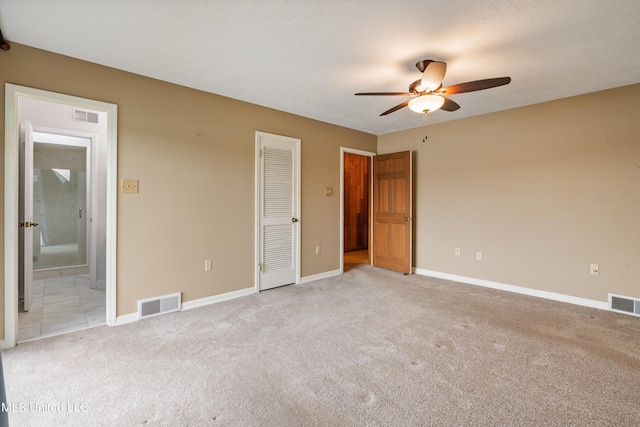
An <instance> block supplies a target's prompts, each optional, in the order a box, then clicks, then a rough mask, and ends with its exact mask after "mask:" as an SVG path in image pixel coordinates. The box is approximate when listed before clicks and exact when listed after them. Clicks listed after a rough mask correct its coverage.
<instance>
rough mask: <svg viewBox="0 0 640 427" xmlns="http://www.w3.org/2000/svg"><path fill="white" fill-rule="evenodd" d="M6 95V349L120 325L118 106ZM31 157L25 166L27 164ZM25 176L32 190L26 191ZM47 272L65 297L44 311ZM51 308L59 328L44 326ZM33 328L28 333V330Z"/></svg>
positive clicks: (32, 93) (13, 90)
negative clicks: (34, 340) (28, 204)
mask: <svg viewBox="0 0 640 427" xmlns="http://www.w3.org/2000/svg"><path fill="white" fill-rule="evenodd" d="M5 96H6V100H5V101H6V104H5V105H6V106H7V108H6V116H5V153H6V154H5V209H4V212H5V242H4V244H5V257H4V261H5V282H4V283H5V307H4V308H5V310H4V320H5V339H4V342H3V343H2V345H3V348H11V347H13V346H15V345H16V344H17V342H18V341H24V340H27V339H32V338H37V337H38V336H45V335H55V334H58V333H64V332H69V331H71V330H77V329H82V328H85V327H91V326H95V325H97V324H104V323H106V324H107V325H115V324H116V311H115V291H116V283H115V277H116V276H115V268H116V266H115V249H116V241H115V240H116V195H117V193H116V191H117V181H116V179H117V178H116V171H117V161H116V158H117V154H116V153H117V106H116V105H115V104H108V103H104V102H100V101H94V100H89V99H85V98H78V97H73V96H68V95H63V94H57V93H53V92H46V91H42V90H38V89H33V88H27V87H22V86H17V85H12V84H8V83H7V84H6V85H5ZM24 128H31V132H30V145H31V153H30V154H31V155H34V154H35V156H34V157H32V159H31V160H30V161H28V162H27V161H26V160H25V161H24V162H22V161H19V160H21V158H22V154H23V153H21V151H24V150H23V147H26V142H25V143H24V145H23V141H26V138H25V137H24V136H23V135H24V134H23V129H24ZM26 165H29V170H27V171H26V172H22V170H23V168H24V167H26ZM19 175H22V180H19V179H18V177H19ZM27 182H28V183H30V187H31V188H30V192H31V197H27V196H26V195H23V190H24V189H25V188H26V187H27V185H26V183H27ZM34 187H35V188H34ZM34 190H35V191H34ZM71 190H73V191H71ZM34 196H35V197H34ZM25 200H31V202H32V206H31V208H32V209H31V211H30V212H28V215H24V212H19V209H18V207H22V206H23V205H25ZM61 202H62V203H61ZM21 209H24V208H21ZM60 215H62V216H60ZM27 230H28V231H27ZM24 234H27V235H26V236H24ZM25 249H26V250H25ZM23 252H24V253H23ZM19 258H20V259H19ZM25 263H27V264H30V266H29V267H28V268H25ZM23 274H29V275H31V278H30V279H29V280H30V281H31V283H32V285H33V284H35V285H34V286H33V287H32V288H30V289H27V287H26V282H24V278H22V277H20V276H21V275H23ZM47 280H49V281H52V283H51V287H50V288H51V290H55V291H56V292H58V293H59V294H60V295H58V296H57V298H58V299H59V301H51V303H52V304H53V305H55V306H56V307H49V308H48V309H45V310H43V308H45V307H43V305H44V304H43V302H42V300H40V301H39V304H38V301H36V298H34V296H35V295H37V294H38V293H39V292H41V294H42V296H45V295H44V294H46V293H47V292H46V291H47V283H46V281H47ZM37 282H40V283H37ZM53 282H56V283H53ZM38 285H40V287H39V286H38ZM71 291H73V292H71ZM28 292H29V293H31V295H26V294H27V293H28ZM71 294H73V295H71ZM90 294H91V295H90ZM50 296H54V295H50ZM25 303H26V306H25ZM58 303H61V304H58ZM65 304H66V308H65V309H64V310H59V309H60V308H63V307H60V306H59V305H65ZM38 305H39V307H38ZM25 308H27V310H25ZM54 308H55V310H54ZM38 309H39V310H40V313H39V314H37V313H36V311H37V310H38ZM80 309H82V310H83V313H82V315H81V316H80V315H79V310H80ZM21 311H22V313H20V312H21ZM72 311H78V313H76V316H75V318H74V319H71V318H64V319H63V318H62V317H63V316H62V315H61V314H60V313H63V312H69V313H70V312H72ZM24 313H26V314H31V315H32V316H31V318H30V319H26V318H25V316H23V314H24ZM45 314H49V315H50V316H47V317H49V318H50V319H48V320H50V321H51V322H50V323H60V325H58V326H61V327H62V328H61V329H59V330H57V331H53V333H51V331H49V332H47V330H46V329H50V328H43V324H44V323H46V322H45V320H46V319H44V317H45ZM67 317H68V316H67ZM71 317H74V316H71ZM80 318H82V322H80ZM29 322H31V323H29ZM43 322H44V323H43ZM63 323H66V325H63ZM72 323H75V325H72ZM30 326H32V327H33V329H32V330H31V331H29V330H24V329H25V328H29V327H30ZM19 329H20V330H19ZM36 329H39V331H36ZM36 332H37V333H36Z"/></svg>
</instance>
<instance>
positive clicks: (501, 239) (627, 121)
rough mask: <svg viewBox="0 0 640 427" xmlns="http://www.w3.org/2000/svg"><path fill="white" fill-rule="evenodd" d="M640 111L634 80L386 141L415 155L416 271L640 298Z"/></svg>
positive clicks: (639, 89) (388, 148)
mask: <svg viewBox="0 0 640 427" xmlns="http://www.w3.org/2000/svg"><path fill="white" fill-rule="evenodd" d="M486 96H491V94H490V92H489V91H487V92H486ZM456 101H458V102H459V103H460V104H461V105H462V108H464V95H461V96H460V97H458V98H456ZM639 112H640V85H633V86H628V87H623V88H617V89H612V90H608V91H603V92H598V93H592V94H587V95H582V96H577V97H572V98H567V99H562V100H559V101H553V102H548V103H544V104H538V105H533V106H529V107H523V108H518V109H514V110H508V111H503V112H498V113H493V114H486V115H483V116H477V117H472V118H467V119H461V120H456V121H451V122H447V123H443V124H437V125H433V126H428V127H427V133H428V136H429V138H428V142H426V143H424V144H423V143H422V132H423V131H424V130H423V129H422V128H421V129H413V130H409V131H404V132H397V133H392V134H387V135H382V136H379V137H378V152H379V153H381V154H383V153H388V152H394V151H401V150H407V149H410V150H414V156H415V169H416V170H415V178H414V182H415V188H414V199H415V203H414V206H415V210H416V212H415V214H414V218H415V223H414V230H415V234H414V236H415V261H414V264H415V266H416V267H418V268H421V269H426V270H432V271H437V272H442V273H448V274H453V275H459V276H465V277H470V278H474V279H484V280H489V281H494V282H499V283H504V284H509V285H517V286H524V287H528V288H533V289H536V290H542V291H550V292H557V293H561V294H566V295H571V296H577V297H582V298H588V299H593V300H598V301H606V300H607V293H608V292H612V293H620V294H624V295H628V296H634V297H640V139H639V138H640V120H639V117H640V116H639ZM434 114H455V113H446V112H437V113H434ZM455 248H461V256H455ZM476 251H481V252H482V254H483V259H482V261H477V260H476V259H475V253H476ZM591 263H597V264H599V265H600V275H599V276H595V275H591V274H590V273H589V266H590V264H591Z"/></svg>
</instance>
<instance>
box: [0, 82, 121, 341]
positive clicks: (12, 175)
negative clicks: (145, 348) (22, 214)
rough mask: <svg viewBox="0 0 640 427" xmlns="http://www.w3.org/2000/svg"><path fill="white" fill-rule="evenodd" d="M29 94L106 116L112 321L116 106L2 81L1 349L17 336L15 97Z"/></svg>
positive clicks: (110, 318) (111, 308) (109, 312)
mask: <svg viewBox="0 0 640 427" xmlns="http://www.w3.org/2000/svg"><path fill="white" fill-rule="evenodd" d="M20 97H27V98H33V99H38V100H43V101H49V102H53V103H58V104H65V105H71V106H74V107H79V108H86V109H89V110H93V111H100V112H104V113H106V116H107V142H106V146H107V149H106V157H107V178H106V181H107V201H106V210H107V213H106V217H107V224H106V230H107V232H106V299H107V301H106V320H107V325H109V326H114V325H116V321H117V319H116V248H117V241H116V240H117V189H118V181H117V170H118V168H117V158H118V156H117V129H118V106H117V105H115V104H111V103H106V102H101V101H95V100H91V99H86V98H79V97H76V96H70V95H64V94H60V93H55V92H48V91H44V90H40V89H34V88H29V87H25V86H18V85H14V84H11V83H5V118H4V120H5V135H4V137H5V158H4V166H5V168H4V194H5V198H4V320H5V323H4V340H2V341H0V344H1V346H2V348H3V349H5V348H12V347H14V346H15V345H16V344H17V338H18V270H19V268H18V240H19V239H18V223H19V222H20V221H19V218H18V206H19V200H18V199H19V191H18V184H19V182H18V173H19V170H18V169H19V168H18V154H19V153H18V152H19V150H18V148H19V141H18V139H19V138H18V133H19V132H18V130H19V126H18V100H19V98H20Z"/></svg>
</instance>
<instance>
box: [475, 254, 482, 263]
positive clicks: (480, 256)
mask: <svg viewBox="0 0 640 427" xmlns="http://www.w3.org/2000/svg"><path fill="white" fill-rule="evenodd" d="M476 259H477V260H478V261H482V252H476Z"/></svg>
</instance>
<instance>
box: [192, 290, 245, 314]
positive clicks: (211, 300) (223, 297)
mask: <svg viewBox="0 0 640 427" xmlns="http://www.w3.org/2000/svg"><path fill="white" fill-rule="evenodd" d="M255 293H256V288H254V287H253V286H252V287H250V288H246V289H240V290H238V291H231V292H227V293H224V294H220V295H213V296H210V297H206V298H200V299H196V300H193V301H187V302H183V303H182V309H183V310H191V309H192V308H198V307H204V306H206V305H211V304H215V303H217V302H222V301H228V300H230V299H235V298H240V297H246V296H248V295H253V294H255Z"/></svg>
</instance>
